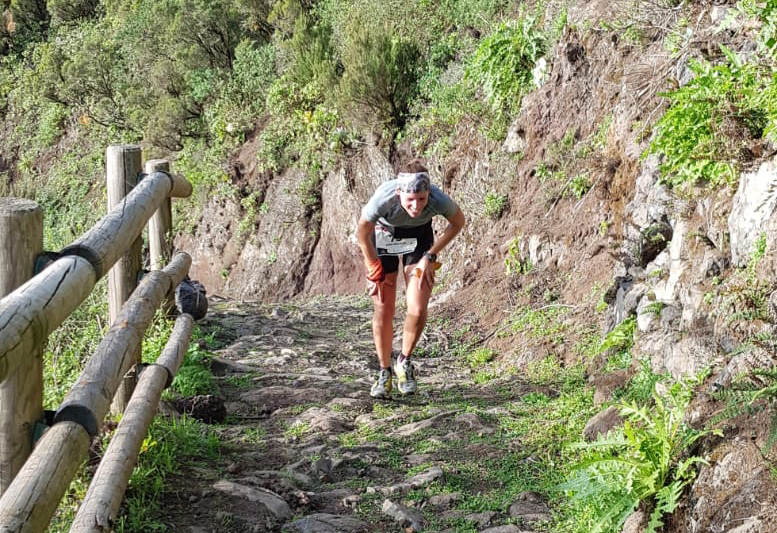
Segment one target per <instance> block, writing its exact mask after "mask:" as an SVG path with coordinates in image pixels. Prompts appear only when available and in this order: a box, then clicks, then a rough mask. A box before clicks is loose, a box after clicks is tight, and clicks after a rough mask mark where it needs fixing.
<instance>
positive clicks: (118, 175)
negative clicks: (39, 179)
mask: <svg viewBox="0 0 777 533" xmlns="http://www.w3.org/2000/svg"><path fill="white" fill-rule="evenodd" d="M141 155H142V154H141V151H140V146H136V145H127V144H116V145H111V146H109V147H108V149H107V150H106V176H107V180H108V212H110V211H111V210H112V209H113V208H114V207H116V206H117V205H119V204H120V203H121V202H122V201H123V200H124V198H125V197H126V196H127V194H129V192H130V191H131V190H132V188H133V187H135V185H137V183H138V178H139V176H140V173H141V169H142V168H143V166H142V162H141ZM142 247H143V240H142V238H140V237H139V238H138V239H136V240H135V241H134V242H133V243H132V244H131V245H130V246H129V248H128V249H127V253H126V254H124V256H123V257H122V258H121V259H120V260H119V261H118V262H117V263H116V264H115V265H114V266H113V268H111V270H110V271H109V272H108V315H109V323H110V324H113V323H114V321H115V320H116V317H118V316H119V312H120V311H121V306H122V305H124V302H126V301H127V298H129V295H130V294H132V291H133V290H135V287H137V284H138V273H139V272H140V269H141V253H142ZM140 358H141V353H140V350H138V352H137V354H135V362H136V363H140ZM134 383H135V379H134V376H127V377H126V378H125V379H124V382H123V383H122V385H121V386H120V387H119V389H118V391H116V396H115V397H114V400H113V404H112V405H111V411H112V412H113V413H122V412H124V408H125V407H126V406H127V402H128V401H129V399H130V397H131V396H132V389H133V388H134Z"/></svg>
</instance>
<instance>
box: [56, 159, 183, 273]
mask: <svg viewBox="0 0 777 533" xmlns="http://www.w3.org/2000/svg"><path fill="white" fill-rule="evenodd" d="M180 181H181V179H176V178H173V177H172V176H171V175H170V174H167V173H166V172H154V173H153V174H151V175H150V176H148V177H146V178H144V179H143V180H141V181H140V183H138V184H137V185H136V186H135V188H134V189H132V191H131V192H130V193H129V194H128V195H127V196H125V197H124V199H123V200H122V201H121V202H120V203H119V204H118V205H117V206H116V207H115V208H114V209H112V210H111V212H110V213H108V214H107V215H106V216H105V217H103V218H102V219H101V220H100V221H99V222H97V224H95V225H94V226H93V227H92V228H91V229H90V230H89V231H87V232H86V233H84V234H83V235H82V236H81V237H79V238H78V239H76V240H75V241H74V242H73V243H72V244H70V245H68V246H66V247H65V248H64V249H63V250H62V253H63V254H66V255H78V256H81V257H83V258H84V259H86V260H88V261H89V262H90V263H91V264H92V266H93V267H94V270H95V272H96V273H97V278H98V279H99V278H102V277H103V276H104V275H105V273H106V272H108V269H110V268H111V267H112V266H113V264H114V263H116V261H118V259H119V258H120V257H121V256H122V255H124V252H125V250H126V247H127V243H131V242H133V241H135V239H137V238H138V237H139V236H140V234H141V232H142V231H143V228H144V227H145V226H146V223H147V222H148V220H149V219H150V218H151V216H152V215H153V214H154V212H155V211H156V210H157V209H158V208H159V206H160V205H162V202H164V200H165V198H167V197H168V196H169V195H170V193H171V192H172V191H173V190H174V189H175V190H177V193H178V194H181V192H182V191H180V190H178V189H180V188H181V187H183V185H181V183H180ZM183 181H184V182H185V181H186V180H183ZM176 187H177V189H176ZM189 188H191V186H189ZM184 192H185V191H184Z"/></svg>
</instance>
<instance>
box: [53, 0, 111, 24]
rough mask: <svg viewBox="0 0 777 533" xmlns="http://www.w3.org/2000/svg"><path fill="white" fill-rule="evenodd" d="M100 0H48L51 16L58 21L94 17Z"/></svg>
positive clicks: (72, 20)
mask: <svg viewBox="0 0 777 533" xmlns="http://www.w3.org/2000/svg"><path fill="white" fill-rule="evenodd" d="M99 4H100V1H99V0H47V2H46V5H47V7H48V11H49V13H50V14H51V18H52V20H53V21H56V22H74V21H76V20H79V19H84V18H89V17H93V16H95V15H96V13H97V6H98V5H99Z"/></svg>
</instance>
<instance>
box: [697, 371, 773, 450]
mask: <svg viewBox="0 0 777 533" xmlns="http://www.w3.org/2000/svg"><path fill="white" fill-rule="evenodd" d="M713 396H714V397H715V398H716V399H718V400H721V401H723V402H725V404H726V407H725V408H724V409H723V411H721V412H720V413H719V414H717V415H716V416H715V417H713V419H712V421H713V423H717V422H720V421H721V420H724V419H729V418H735V417H737V416H739V415H741V414H755V413H759V412H761V411H763V410H765V409H768V410H770V411H771V418H770V425H769V434H768V437H767V438H766V445H765V451H766V452H768V451H769V450H770V449H771V448H772V446H774V443H775V442H777V408H775V407H777V405H776V404H777V367H775V368H755V369H753V370H751V371H750V373H749V374H746V375H744V376H740V377H739V378H737V379H736V380H735V381H734V382H733V383H732V384H731V385H730V386H729V387H727V388H725V389H723V390H720V391H718V392H716V393H715V394H714V395H713Z"/></svg>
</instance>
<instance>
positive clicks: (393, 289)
mask: <svg viewBox="0 0 777 533" xmlns="http://www.w3.org/2000/svg"><path fill="white" fill-rule="evenodd" d="M396 299H397V272H393V273H391V274H386V279H385V280H384V281H383V283H382V301H381V298H380V297H379V296H378V295H375V296H373V297H372V301H373V303H374V306H375V307H374V311H373V315H372V338H373V340H374V341H375V351H376V352H377V353H378V362H379V363H380V367H381V368H390V367H391V345H392V343H393V340H394V311H395V310H396Z"/></svg>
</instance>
